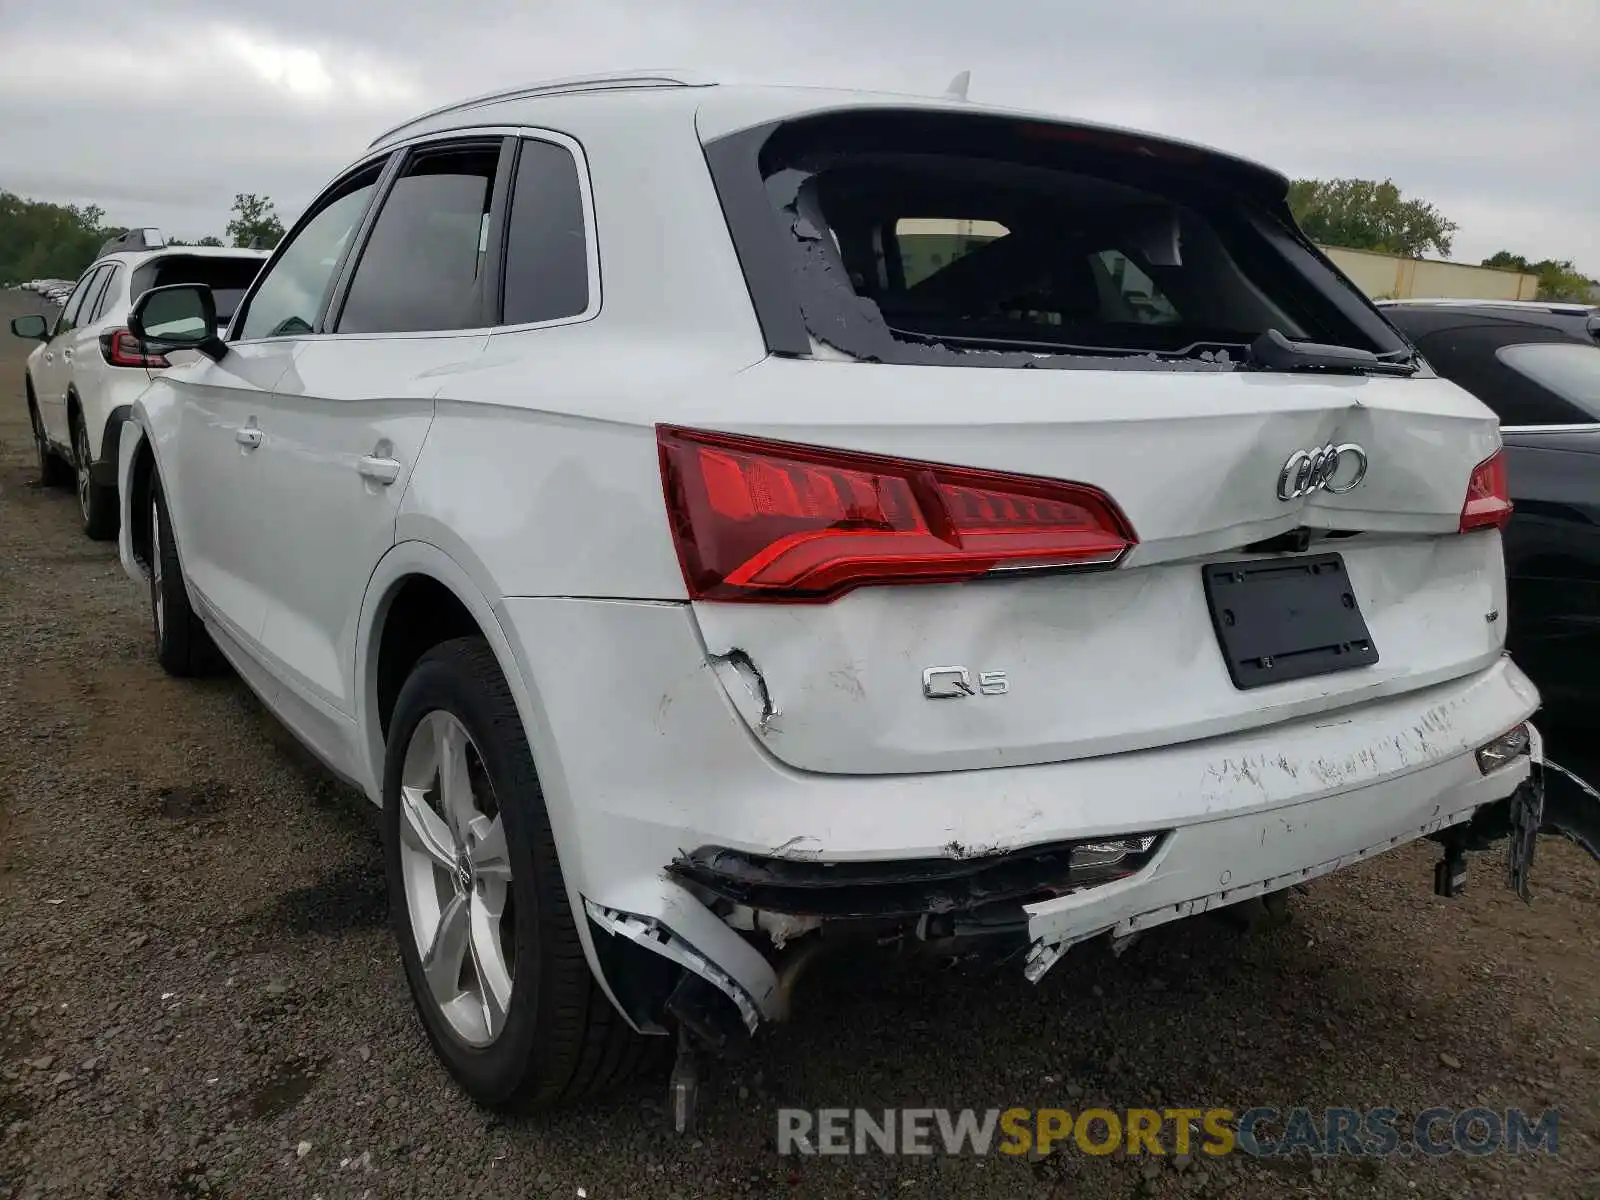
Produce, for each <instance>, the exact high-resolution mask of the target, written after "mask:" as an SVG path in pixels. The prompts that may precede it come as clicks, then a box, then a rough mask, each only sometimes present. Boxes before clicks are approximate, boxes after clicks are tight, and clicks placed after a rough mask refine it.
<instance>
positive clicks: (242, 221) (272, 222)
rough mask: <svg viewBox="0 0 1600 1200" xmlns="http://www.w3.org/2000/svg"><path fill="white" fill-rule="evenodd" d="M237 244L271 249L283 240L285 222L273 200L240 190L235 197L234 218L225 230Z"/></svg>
mask: <svg viewBox="0 0 1600 1200" xmlns="http://www.w3.org/2000/svg"><path fill="white" fill-rule="evenodd" d="M223 232H224V233H226V234H227V235H228V236H229V237H230V238H232V239H233V244H234V245H235V246H246V247H249V246H260V247H261V248H262V249H265V250H270V249H272V248H273V247H274V246H276V245H277V244H278V243H279V242H280V241H282V240H283V222H282V221H280V220H278V212H277V209H275V208H274V207H273V206H272V201H271V200H269V199H268V198H267V197H265V196H258V195H256V194H255V193H254V192H239V193H238V194H236V195H235V196H234V198H233V219H232V220H230V221H229V222H228V227H227V229H225V230H224V231H223Z"/></svg>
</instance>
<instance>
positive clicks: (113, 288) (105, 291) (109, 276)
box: [83, 263, 122, 325]
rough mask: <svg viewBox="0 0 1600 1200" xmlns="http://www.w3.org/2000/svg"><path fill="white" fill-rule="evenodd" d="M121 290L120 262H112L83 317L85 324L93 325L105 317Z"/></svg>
mask: <svg viewBox="0 0 1600 1200" xmlns="http://www.w3.org/2000/svg"><path fill="white" fill-rule="evenodd" d="M121 291H122V264H121V263H113V264H112V266H111V270H110V271H108V272H107V273H106V278H105V282H104V283H103V284H102V285H101V287H100V291H99V294H98V295H97V296H95V300H94V308H93V309H92V310H90V312H89V315H88V316H87V317H86V318H84V322H83V323H84V324H85V325H93V324H94V323H95V322H97V321H99V320H101V319H102V318H104V317H105V315H106V313H107V312H108V311H109V310H110V308H111V305H112V303H113V302H115V300H116V299H117V296H118V295H119V294H120V293H121Z"/></svg>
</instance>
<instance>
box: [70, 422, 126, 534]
mask: <svg viewBox="0 0 1600 1200" xmlns="http://www.w3.org/2000/svg"><path fill="white" fill-rule="evenodd" d="M72 469H73V475H74V480H75V483H76V485H77V492H78V514H79V516H80V517H82V519H83V532H84V536H86V537H88V538H89V539H90V540H91V541H96V542H109V541H110V540H111V539H112V538H114V537H116V536H117V524H118V522H119V521H120V520H121V514H120V513H118V512H117V489H116V488H114V487H110V486H108V485H106V484H100V483H96V482H95V481H94V453H93V451H91V450H90V448H89V431H88V428H87V427H86V426H85V425H84V423H83V418H82V417H81V416H79V415H78V414H76V413H74V414H73V417H72Z"/></svg>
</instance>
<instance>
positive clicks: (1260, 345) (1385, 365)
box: [1245, 329, 1417, 375]
mask: <svg viewBox="0 0 1600 1200" xmlns="http://www.w3.org/2000/svg"><path fill="white" fill-rule="evenodd" d="M1400 353H1401V354H1404V355H1405V356H1406V357H1405V358H1404V359H1401V360H1399V361H1396V360H1394V359H1391V358H1389V357H1386V356H1380V355H1377V354H1374V353H1372V351H1370V350H1359V349H1357V348H1356V347H1354V346H1328V345H1324V344H1322V343H1320V342H1291V341H1290V340H1289V339H1288V338H1286V337H1284V336H1283V334H1281V333H1279V332H1278V331H1277V330H1276V329H1269V330H1267V331H1266V332H1265V333H1263V334H1262V335H1261V336H1260V337H1258V338H1257V339H1256V340H1255V341H1253V342H1251V343H1250V349H1249V352H1248V354H1247V356H1246V358H1245V365H1246V366H1247V367H1253V368H1255V369H1256V370H1259V371H1330V372H1336V373H1340V374H1347V375H1415V374H1416V373H1417V364H1416V363H1415V361H1413V357H1412V355H1411V354H1410V352H1409V351H1400Z"/></svg>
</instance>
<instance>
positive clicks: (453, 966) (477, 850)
mask: <svg viewBox="0 0 1600 1200" xmlns="http://www.w3.org/2000/svg"><path fill="white" fill-rule="evenodd" d="M399 817H400V867H401V873H402V879H403V886H404V891H405V899H406V909H407V914H406V915H407V917H408V919H409V924H410V927H411V932H412V936H413V937H415V939H416V945H417V954H418V956H419V958H420V959H421V962H422V973H423V975H424V977H425V978H426V981H427V988H428V992H429V994H430V995H431V997H432V1000H433V1002H434V1003H435V1004H436V1005H437V1006H438V1009H439V1012H440V1013H441V1014H442V1015H443V1016H444V1018H445V1020H446V1022H447V1023H448V1024H449V1026H450V1029H451V1031H452V1032H453V1033H454V1034H455V1036H456V1037H457V1038H459V1039H460V1040H461V1041H462V1042H464V1043H466V1044H467V1045H469V1046H473V1047H484V1046H488V1045H490V1044H491V1043H493V1042H494V1040H495V1039H496V1038H497V1037H499V1035H500V1032H501V1030H502V1029H504V1028H505V1023H506V1015H507V1012H508V1011H509V1008H510V1004H511V985H512V980H513V979H514V977H515V971H516V951H515V945H516V941H515V937H514V934H515V916H516V914H515V905H514V903H513V900H512V895H511V860H510V856H509V855H508V853H507V850H506V833H505V825H504V823H503V821H502V818H501V812H500V807H499V804H498V803H497V801H496V799H495V795H494V788H493V786H492V785H491V784H490V782H489V777H488V773H487V772H486V771H485V769H484V765H483V759H482V756H481V755H480V754H479V752H478V748H477V746H476V745H475V744H474V743H473V741H472V737H471V735H470V734H468V732H467V730H466V727H465V726H464V725H462V723H461V722H460V721H459V720H458V719H457V718H456V717H455V716H454V715H452V714H451V713H449V712H446V711H444V710H442V709H435V710H434V711H432V712H430V713H428V714H427V715H426V716H424V717H423V718H422V720H421V721H419V722H418V723H417V727H416V729H415V731H414V732H413V733H412V734H411V739H410V742H409V743H408V744H407V747H406V756H405V764H404V766H403V767H402V769H401V778H400V813H399Z"/></svg>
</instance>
